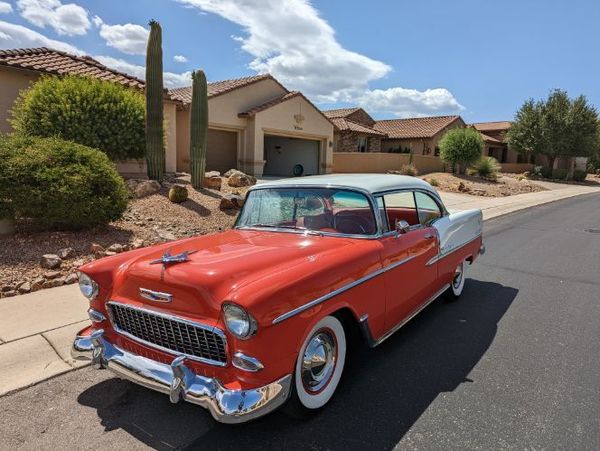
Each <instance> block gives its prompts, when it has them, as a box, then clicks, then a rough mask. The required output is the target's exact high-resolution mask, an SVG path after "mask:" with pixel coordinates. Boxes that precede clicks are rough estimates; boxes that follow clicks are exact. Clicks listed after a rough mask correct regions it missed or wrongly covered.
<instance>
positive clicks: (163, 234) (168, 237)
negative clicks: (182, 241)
mask: <svg viewBox="0 0 600 451" xmlns="http://www.w3.org/2000/svg"><path fill="white" fill-rule="evenodd" d="M154 232H155V233H156V236H157V237H158V239H159V240H161V241H173V240H176V239H177V237H176V236H175V235H174V234H173V233H171V232H169V231H167V230H163V229H158V228H156V229H154Z"/></svg>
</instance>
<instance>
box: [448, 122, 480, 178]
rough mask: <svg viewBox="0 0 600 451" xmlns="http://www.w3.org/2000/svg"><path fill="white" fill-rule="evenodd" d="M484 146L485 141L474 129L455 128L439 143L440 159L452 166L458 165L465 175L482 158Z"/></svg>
mask: <svg viewBox="0 0 600 451" xmlns="http://www.w3.org/2000/svg"><path fill="white" fill-rule="evenodd" d="M483 146H484V144H483V139H482V138H481V135H480V134H479V132H478V131H477V130H475V129H474V128H453V129H450V130H448V131H447V132H446V134H445V135H444V137H443V138H442V139H441V140H440V142H439V148H440V158H441V159H442V160H443V161H444V162H446V163H450V164H452V166H456V165H458V167H459V172H461V173H464V171H465V169H466V168H467V167H468V166H471V165H472V164H473V163H475V162H476V161H477V160H478V159H479V158H480V157H481V151H482V150H483Z"/></svg>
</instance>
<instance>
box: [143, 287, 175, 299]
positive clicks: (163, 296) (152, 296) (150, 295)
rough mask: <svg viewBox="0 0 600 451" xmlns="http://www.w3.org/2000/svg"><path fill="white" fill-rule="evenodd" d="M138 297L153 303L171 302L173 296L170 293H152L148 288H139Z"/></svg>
mask: <svg viewBox="0 0 600 451" xmlns="http://www.w3.org/2000/svg"><path fill="white" fill-rule="evenodd" d="M140 296H141V297H143V298H144V299H148V300H149V301H154V302H171V301H172V300H173V295H172V294H171V293H163V292H161V291H152V290H149V289H148V288H140Z"/></svg>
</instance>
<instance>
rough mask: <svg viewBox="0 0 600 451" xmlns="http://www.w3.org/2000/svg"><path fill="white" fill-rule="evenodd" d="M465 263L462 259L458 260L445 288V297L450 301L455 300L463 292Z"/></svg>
mask: <svg viewBox="0 0 600 451" xmlns="http://www.w3.org/2000/svg"><path fill="white" fill-rule="evenodd" d="M466 267H467V265H466V264H465V262H464V261H462V262H460V263H459V264H458V266H457V267H456V269H455V270H454V277H453V278H452V283H451V284H450V288H448V290H446V298H447V299H448V300H450V301H456V300H457V299H458V298H459V297H460V295H461V294H462V292H463V288H464V287H465V269H466Z"/></svg>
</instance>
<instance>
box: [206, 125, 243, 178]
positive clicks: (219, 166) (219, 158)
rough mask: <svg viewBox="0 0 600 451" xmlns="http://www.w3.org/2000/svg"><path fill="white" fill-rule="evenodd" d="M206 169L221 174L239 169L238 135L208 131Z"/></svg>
mask: <svg viewBox="0 0 600 451" xmlns="http://www.w3.org/2000/svg"><path fill="white" fill-rule="evenodd" d="M207 140H208V143H207V152H206V169H207V170H208V171H219V172H221V173H223V172H226V171H228V170H230V169H236V168H237V133H236V132H227V131H223V130H212V129H209V130H208V139H207Z"/></svg>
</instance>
